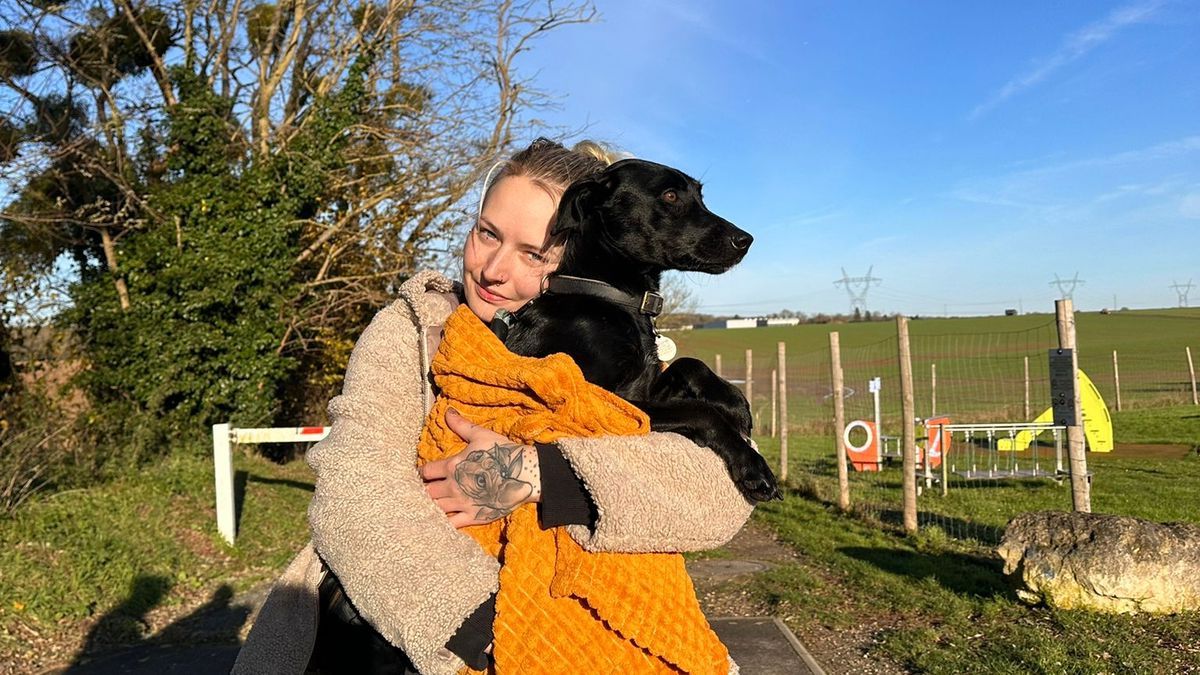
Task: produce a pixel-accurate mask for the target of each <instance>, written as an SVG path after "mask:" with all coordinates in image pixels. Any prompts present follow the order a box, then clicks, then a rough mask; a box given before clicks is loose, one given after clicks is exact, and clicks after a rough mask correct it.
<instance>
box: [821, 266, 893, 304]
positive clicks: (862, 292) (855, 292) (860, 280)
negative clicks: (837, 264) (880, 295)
mask: <svg viewBox="0 0 1200 675" xmlns="http://www.w3.org/2000/svg"><path fill="white" fill-rule="evenodd" d="M873 269H875V266H874V265H871V266H870V267H868V268H867V275H866V276H863V277H852V276H850V275H848V274H846V268H845V267H843V268H842V278H841V279H838V280H836V281H834V282H833V285H834V286H844V287H845V288H846V294H847V295H849V296H850V313H851V314H853V313H854V310H855V309H858V310H861V311H863V312H865V311H867V291H869V290H871V286H872V284H882V283H883V279H878V278H876V277H873V276H871V270H873Z"/></svg>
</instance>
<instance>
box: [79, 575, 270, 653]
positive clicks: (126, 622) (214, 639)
mask: <svg viewBox="0 0 1200 675" xmlns="http://www.w3.org/2000/svg"><path fill="white" fill-rule="evenodd" d="M170 590H171V582H170V580H168V579H167V578H166V577H162V576H157V575H142V576H139V577H137V578H136V579H134V580H133V583H132V584H131V585H130V589H129V596H128V597H127V598H126V599H125V600H124V601H123V602H122V603H121V604H119V605H117V606H116V607H114V608H113V609H112V610H110V611H109V612H107V613H106V614H105V615H104V616H102V617H100V619H99V620H98V621H97V622H96V625H95V626H93V627H92V630H91V631H90V632H89V633H88V636H87V640H86V642H85V643H84V646H83V648H82V649H80V651H79V653H78V654H77V655H76V656H75V660H74V661H73V662H72V663H71V665H69V666H67V667H66V668H65V669H64V670H62V671H59V672H61V673H64V674H70V675H107V674H109V673H147V674H149V673H163V672H170V673H213V672H228V671H229V669H230V667H232V666H233V660H234V658H235V657H236V655H237V647H238V644H239V639H238V633H239V631H240V630H241V628H242V625H243V624H244V623H246V619H247V617H248V616H249V615H250V608H249V607H248V606H244V605H234V604H232V600H233V588H232V587H230V586H228V585H222V586H221V587H220V588H218V589H217V590H216V592H214V593H213V595H212V597H211V598H210V599H209V600H208V602H206V603H205V604H204V605H202V606H201V607H199V608H197V609H196V610H195V611H193V612H191V613H190V614H188V615H187V616H184V617H182V618H180V619H178V620H177V621H175V622H174V623H172V624H170V625H169V626H167V627H166V628H164V629H162V630H161V631H159V632H158V633H157V634H155V635H152V636H148V637H147V636H145V634H146V632H147V631H148V629H149V622H148V621H147V618H146V617H147V615H148V614H149V613H150V612H151V611H152V610H153V609H154V608H156V607H157V606H158V605H160V604H161V603H162V601H163V599H164V598H165V597H166V595H167V593H168V592H169V591H170Z"/></svg>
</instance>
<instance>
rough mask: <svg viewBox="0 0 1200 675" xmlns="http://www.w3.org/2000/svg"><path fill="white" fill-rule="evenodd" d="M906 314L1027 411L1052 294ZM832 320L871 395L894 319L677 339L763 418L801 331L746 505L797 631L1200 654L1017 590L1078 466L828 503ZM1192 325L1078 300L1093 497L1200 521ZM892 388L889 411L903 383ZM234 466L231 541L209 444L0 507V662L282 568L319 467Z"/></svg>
mask: <svg viewBox="0 0 1200 675" xmlns="http://www.w3.org/2000/svg"><path fill="white" fill-rule="evenodd" d="M911 326H912V334H913V344H914V362H915V363H918V364H921V366H914V372H917V373H918V374H920V373H922V372H928V366H929V365H930V364H932V363H937V364H938V378H939V380H938V394H939V409H942V408H943V406H946V407H947V408H946V409H949V408H953V409H954V410H955V412H962V413H964V414H985V413H989V414H990V413H996V414H1005V415H1015V416H1016V417H1017V418H1020V417H1021V415H1022V414H1023V412H1024V411H1023V410H1020V408H1021V407H1022V406H1023V401H1022V400H1021V398H1022V397H1023V392H1021V391H1020V388H1016V389H1014V388H1013V386H1012V385H1011V381H1012V380H1013V367H1014V363H1015V362H1019V361H1020V360H1023V357H1024V356H1025V355H1031V358H1030V360H1031V369H1032V368H1033V367H1034V366H1033V362H1034V361H1035V360H1036V361H1037V362H1039V363H1041V364H1042V366H1041V367H1042V371H1038V372H1040V373H1042V375H1039V377H1043V376H1044V361H1045V349H1046V348H1048V346H1049V345H1047V344H1045V343H1047V342H1053V339H1054V328H1053V325H1052V322H1051V317H1050V316H1049V315H1027V316H1020V317H993V318H985V319H928V320H925V319H922V320H914V321H913V322H912V324H911ZM830 330H838V331H839V332H840V334H841V339H842V346H843V356H844V358H845V359H847V363H846V364H845V365H846V370H847V385H848V386H857V393H856V394H855V396H853V397H851V399H850V400H848V403H847V408H848V409H847V417H848V419H854V418H855V417H856V416H857V417H862V416H865V415H866V412H867V411H868V410H869V407H868V406H869V403H868V398H869V397H868V396H867V395H866V392H865V387H864V384H863V383H865V380H866V379H867V378H868V377H870V376H875V375H878V376H881V377H883V378H884V382H885V391H887V389H886V387H888V386H889V385H888V384H887V383H888V382H889V377H890V378H891V380H892V381H893V382H894V375H892V376H889V373H893V372H894V369H895V365H894V363H895V358H896V357H895V338H894V332H895V327H894V323H891V322H880V323H863V324H842V325H836V326H832V325H812V326H799V327H790V328H761V329H749V330H738V331H729V330H724V331H718V330H712V331H708V330H705V331H686V332H679V333H674V334H673V335H674V337H675V339H676V340H677V341H678V342H679V343H680V346H681V353H684V354H693V355H697V356H700V357H702V358H705V360H706V361H708V362H709V363H712V360H713V359H712V357H713V355H715V354H716V353H721V354H722V355H723V366H724V370H725V374H726V375H727V376H730V377H735V376H737V375H739V374H740V373H741V372H744V370H743V369H744V353H745V349H747V348H751V349H754V351H755V355H756V356H755V363H754V369H755V373H756V376H755V388H756V391H757V392H758V394H757V395H756V397H755V398H756V403H757V408H758V412H759V414H760V424H759V430H760V431H766V430H767V427H768V425H769V417H767V416H766V415H764V414H763V413H764V410H768V406H769V387H768V383H769V372H770V369H771V365H772V362H773V360H774V354H775V344H776V342H777V341H779V340H784V341H786V342H787V344H788V359H789V373H788V379H789V385H790V386H789V408H790V410H791V415H792V421H791V425H790V427H789V428H790V429H791V430H792V434H791V436H790V441H789V457H790V462H789V474H790V480H789V484H790V489H789V494H788V497H787V499H786V500H785V501H784V502H782V503H772V504H767V505H763V506H762V507H760V508H759V510H758V512H757V515H756V516H755V517H756V518H758V519H759V520H760V521H762V522H763V523H766V524H767V525H769V526H770V527H771V528H772V529H773V530H774V531H775V532H776V533H777V534H778V536H779V537H780V539H781V540H782V541H784V542H785V543H787V544H788V545H789V546H792V547H794V548H795V549H796V550H797V551H798V552H799V553H800V557H799V559H797V560H796V561H795V562H794V563H787V564H782V565H780V566H778V567H776V568H774V569H772V570H771V571H770V572H768V573H765V574H763V575H760V576H759V577H756V579H755V580H754V582H753V588H752V592H753V593H754V594H756V597H759V598H761V599H762V600H763V601H764V602H766V603H768V605H770V606H771V607H773V608H774V611H775V612H776V613H777V614H779V615H780V616H783V617H785V620H786V621H788V623H789V624H791V625H792V626H793V627H794V628H796V629H797V630H798V631H800V632H801V633H802V632H803V629H804V627H805V626H807V625H812V624H820V625H825V626H830V627H833V628H835V629H837V628H850V627H855V626H860V625H885V626H887V627H886V628H885V629H884V630H883V631H882V633H880V635H879V636H878V642H877V645H876V650H877V653H878V655H879V657H880V658H888V659H894V660H896V661H898V662H900V663H902V664H904V665H906V666H907V667H909V668H910V669H912V670H915V671H919V672H933V673H960V672H979V673H1027V672H1044V673H1175V672H1200V615H1197V614H1196V613H1192V614H1185V615H1181V616H1175V617H1110V616H1102V615H1096V614H1092V613H1088V612H1065V611H1056V610H1051V609H1046V608H1029V607H1026V606H1024V605H1022V604H1020V603H1019V602H1017V600H1016V598H1015V596H1014V594H1013V592H1012V590H1011V588H1010V587H1009V586H1008V584H1007V582H1006V581H1005V579H1004V578H1003V577H1002V575H1001V574H1000V566H999V563H998V561H997V560H996V559H995V558H994V557H993V556H992V554H991V545H992V544H994V542H995V541H996V540H997V539H998V537H999V536H1000V532H1001V529H1002V527H1003V526H1004V524H1005V523H1006V522H1007V521H1008V520H1009V519H1010V518H1012V517H1013V516H1015V515H1017V514H1018V513H1022V512H1025V511H1029V510H1035V509H1043V508H1053V509H1063V510H1065V509H1069V508H1070V492H1069V488H1068V487H1067V486H1065V485H1058V484H1056V483H1054V482H1052V481H1046V480H1033V481H1021V482H1001V481H995V482H994V483H991V484H980V485H974V486H970V487H968V486H966V485H965V484H955V483H953V482H952V483H951V485H950V488H951V489H950V492H949V494H948V495H946V496H942V495H941V494H940V492H939V491H938V490H936V489H934V490H929V491H925V492H924V493H923V494H922V495H921V497H920V498H919V502H918V508H919V510H920V512H921V514H922V515H921V524H922V528H921V531H920V532H919V534H918V535H916V536H914V537H905V536H902V535H899V534H898V533H897V532H896V530H895V528H894V527H892V526H894V525H895V524H896V523H897V522H898V516H897V514H898V512H899V508H900V491H899V489H898V488H899V483H900V475H899V472H898V469H895V468H889V469H888V470H885V471H883V472H880V473H878V474H873V475H863V474H852V475H851V476H852V481H853V482H852V494H851V498H852V502H853V503H854V505H855V506H856V508H857V509H858V515H861V516H865V518H863V517H853V516H847V515H842V514H839V513H837V512H836V509H834V508H832V507H831V506H830V504H831V502H832V501H833V500H834V495H835V494H836V493H835V492H834V489H835V486H836V478H835V476H836V471H835V468H836V467H835V466H834V461H833V436H832V434H831V431H832V424H831V417H832V412H831V410H832V409H831V405H830V402H829V399H828V397H827V394H828V392H829V387H830V385H829V366H828V361H827V359H828V342H827V335H828V333H829V331H830ZM1198 338H1200V311H1197V310H1161V311H1157V312H1129V313H1124V312H1122V313H1117V314H1112V315H1099V314H1081V315H1079V341H1080V350H1081V362H1082V364H1083V367H1084V369H1085V370H1087V371H1089V372H1090V373H1091V374H1092V377H1093V379H1094V380H1095V381H1096V383H1097V385H1098V386H1100V387H1101V389H1102V391H1103V390H1104V387H1105V386H1111V385H1110V384H1106V383H1105V377H1106V376H1107V377H1109V382H1111V351H1112V350H1113V349H1117V350H1118V351H1119V353H1120V354H1121V359H1122V360H1121V377H1122V383H1123V385H1124V383H1125V382H1127V381H1128V382H1130V383H1132V384H1131V385H1130V387H1131V388H1130V389H1129V390H1128V391H1129V392H1130V394H1128V395H1123V398H1124V399H1125V400H1126V402H1127V405H1128V406H1129V409H1128V410H1125V411H1122V412H1119V413H1118V412H1114V413H1113V415H1112V417H1113V425H1114V433H1115V437H1116V441H1117V444H1118V450H1117V452H1114V453H1112V454H1110V455H1100V454H1096V453H1091V454H1089V456H1088V460H1089V465H1090V469H1091V471H1092V472H1093V474H1094V476H1093V484H1092V485H1093V487H1092V504H1093V510H1095V511H1097V512H1102V513H1119V514H1124V515H1134V516H1139V517H1142V518H1147V519H1150V520H1157V521H1170V520H1179V521H1189V522H1200V506H1198V505H1200V454H1198V453H1197V449H1198V448H1200V407H1196V406H1193V405H1191V404H1190V388H1188V387H1184V386H1183V385H1180V382H1182V381H1183V380H1186V377H1187V366H1186V361H1184V359H1183V358H1182V351H1183V347H1184V346H1185V345H1188V344H1190V342H1189V341H1196V342H1200V340H1198ZM1193 346H1200V345H1193ZM760 359H761V360H760ZM1179 362H1182V365H1179ZM1106 364H1107V365H1106ZM1162 364H1170V367H1169V368H1167V369H1166V370H1163V369H1160V367H1162ZM1106 367H1107V369H1108V370H1107V371H1106V370H1105V368H1106ZM889 369H891V370H889ZM851 373H853V374H854V377H855V378H856V381H855V382H851V381H850V375H851ZM1098 373H1099V374H1098ZM1105 373H1107V375H1105ZM1164 373H1169V374H1164ZM956 379H957V380H960V382H958V383H957V384H955V383H954V381H955V380H956ZM992 380H995V381H998V382H1004V383H1006V384H1002V385H992V384H988V382H989V381H992ZM1159 380H1161V381H1159ZM1139 383H1140V384H1139ZM922 387H925V388H924V389H922ZM1139 387H1140V388H1141V389H1142V390H1143V391H1141V392H1140V393H1138V392H1135V390H1136V389H1138V388H1139ZM793 388H794V389H793ZM891 389H892V390H893V391H894V389H895V385H894V384H893V385H891ZM793 391H794V392H795V393H794V394H793V393H792V392H793ZM1014 392H1016V393H1014ZM931 393H932V392H930V391H929V389H928V385H927V384H925V385H922V384H921V383H920V380H918V401H919V403H918V412H919V414H928V412H929V411H928V408H929V407H930V406H931V403H932V401H931V400H930V395H931ZM1123 394H1124V392H1123ZM1105 395H1106V397H1107V396H1109V394H1108V393H1106V394H1105ZM1014 396H1015V397H1016V401H1015V402H1014V401H1013V400H1012V399H1013V398H1014ZM970 397H975V398H976V399H977V400H969V398H970ZM1164 403H1171V404H1172V405H1170V406H1164V405H1163V404H1164ZM1152 404H1154V405H1152ZM884 405H885V412H886V414H887V415H894V414H895V413H893V412H890V411H891V406H893V405H894V402H893V400H892V399H889V398H887V397H885V399H884ZM1111 406H1112V403H1111V402H1110V407H1111ZM1035 407H1037V406H1035ZM1014 411H1015V412H1014ZM1037 412H1040V410H1039V411H1037ZM1035 414H1036V412H1035ZM885 419H886V417H885ZM759 442H760V446H761V447H762V449H763V451H764V453H765V454H766V455H767V456H768V457H770V458H772V461H776V460H777V458H778V444H777V442H776V441H775V440H774V439H772V438H770V437H767V436H760V438H759ZM235 466H236V468H237V469H238V471H239V475H240V476H241V477H243V478H244V479H245V480H244V485H245V495H246V496H245V502H246V505H247V506H246V509H245V510H244V513H243V518H242V520H241V522H240V530H239V531H240V534H239V545H238V546H237V547H236V548H230V547H227V546H225V545H224V544H223V543H222V542H221V541H220V539H219V538H218V536H217V535H216V533H215V527H214V525H213V523H214V520H215V518H214V515H213V486H212V467H211V463H210V462H207V461H205V460H202V459H194V458H193V459H187V458H178V459H172V460H168V461H164V462H163V463H161V464H159V465H156V466H153V467H149V468H148V469H146V470H145V471H144V472H142V473H140V474H138V475H136V476H129V477H126V478H123V479H120V480H116V481H114V482H112V483H109V484H105V485H101V486H98V487H95V488H90V489H86V490H74V491H66V492H61V493H57V494H53V495H38V496H37V497H35V498H34V499H32V500H30V501H29V502H28V503H27V504H25V505H24V506H23V507H22V508H21V509H20V510H19V511H17V512H16V513H15V514H14V515H13V516H12V517H9V518H6V519H3V520H0V665H3V663H4V662H5V661H6V660H15V662H24V661H22V660H21V659H23V655H27V654H28V653H29V651H30V649H31V647H30V645H32V644H36V643H37V642H38V641H40V640H45V639H48V638H52V637H53V636H55V635H61V634H65V633H69V632H71V631H76V632H78V631H79V630H81V629H82V630H88V627H89V626H105V627H106V630H108V631H109V633H108V634H107V635H101V636H99V637H96V638H95V640H93V639H92V637H91V636H89V639H88V642H89V644H93V645H94V644H96V643H97V642H98V643H103V641H104V640H111V641H113V642H120V641H125V642H129V641H131V640H136V639H137V638H139V637H143V636H144V633H145V632H146V631H148V630H149V629H150V627H151V626H153V622H152V621H147V620H145V617H146V616H147V615H148V614H150V613H153V612H155V611H159V610H162V609H164V608H167V609H169V608H171V607H175V608H179V607H192V606H199V605H201V604H203V603H204V602H205V601H206V599H208V598H209V597H210V596H211V597H217V596H216V595H215V593H217V592H218V587H219V588H221V589H232V590H241V589H244V588H247V587H249V586H251V585H253V584H256V583H259V582H261V581H263V580H265V579H268V578H271V577H273V576H274V575H275V574H277V573H278V570H279V569H280V568H281V567H282V566H283V565H284V564H285V563H286V561H287V560H288V559H289V557H290V556H291V555H292V554H293V553H294V552H295V551H296V550H297V548H298V547H299V546H300V545H301V544H302V543H303V542H304V540H305V539H306V538H307V524H306V522H305V509H306V507H307V503H308V499H309V496H310V494H311V489H312V475H311V473H310V471H309V470H308V467H307V466H306V465H304V464H303V463H302V462H295V463H292V464H289V465H285V466H279V465H275V464H272V463H269V462H267V461H265V460H262V459H260V458H255V457H253V456H248V455H242V454H239V455H238V456H237V457H236V464H235ZM881 524H882V525H883V527H881V526H880V525H881ZM222 597H224V596H222ZM105 619H111V620H108V621H105Z"/></svg>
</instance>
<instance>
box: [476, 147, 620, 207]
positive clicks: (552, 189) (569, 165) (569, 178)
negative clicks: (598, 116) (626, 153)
mask: <svg viewBox="0 0 1200 675" xmlns="http://www.w3.org/2000/svg"><path fill="white" fill-rule="evenodd" d="M621 158H622V155H621V154H620V153H618V152H616V151H615V150H613V149H612V148H609V147H607V146H605V145H603V144H601V143H597V142H596V141H580V142H578V143H576V144H575V146H574V147H572V148H569V149H568V148H566V147H565V146H563V144H561V143H558V142H556V141H552V140H550V139H548V138H539V139H537V140H536V141H534V142H533V143H530V144H529V147H527V148H525V149H524V150H521V151H520V152H518V153H517V154H515V155H513V156H512V157H510V158H509V159H507V160H503V161H501V162H499V163H498V164H497V165H496V166H494V167H492V171H490V172H489V176H488V178H487V179H486V184H485V185H484V191H483V193H484V196H485V197H486V195H487V193H488V191H490V190H491V189H492V186H493V185H495V184H496V182H497V181H499V180H500V179H501V178H503V177H505V176H524V177H525V178H528V179H529V180H530V181H532V182H533V184H534V185H537V186H538V187H540V188H542V189H543V190H545V191H546V192H548V193H550V195H551V196H553V197H554V199H555V200H556V201H557V199H558V198H559V197H561V196H562V193H563V192H564V191H565V190H566V189H567V186H568V185H570V184H571V183H574V182H575V181H577V180H579V179H581V178H587V177H588V176H591V175H593V174H596V173H599V172H601V171H603V170H604V169H605V168H606V167H607V166H608V165H609V164H612V163H613V162H615V161H617V160H618V159H621ZM480 206H482V202H481V204H480Z"/></svg>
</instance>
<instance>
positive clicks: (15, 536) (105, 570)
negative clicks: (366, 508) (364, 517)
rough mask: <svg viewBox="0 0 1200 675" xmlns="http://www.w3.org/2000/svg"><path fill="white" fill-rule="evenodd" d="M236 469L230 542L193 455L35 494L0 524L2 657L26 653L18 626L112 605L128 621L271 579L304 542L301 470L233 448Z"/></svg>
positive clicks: (36, 627) (94, 613)
mask: <svg viewBox="0 0 1200 675" xmlns="http://www.w3.org/2000/svg"><path fill="white" fill-rule="evenodd" d="M235 468H236V470H237V472H238V474H237V475H238V479H239V481H238V482H239V483H240V484H242V485H244V490H245V498H244V507H243V509H242V518H241V522H240V533H239V538H238V545H237V547H229V546H227V545H226V544H225V543H224V541H223V540H222V539H221V538H220V537H219V536H218V535H217V533H216V517H215V509H214V496H213V494H214V487H213V474H212V463H211V462H210V461H206V460H204V459H200V458H176V459H170V460H167V461H164V462H162V463H161V464H158V465H155V466H151V467H148V468H146V469H145V470H143V471H142V472H141V473H139V474H137V475H135V476H128V477H125V478H121V479H119V480H116V481H113V482H111V483H109V484H106V485H102V486H97V487H94V488H89V489H85V490H71V491H66V492H59V493H55V494H50V495H44V496H40V497H38V498H35V499H32V500H30V501H29V502H27V503H26V504H25V505H24V506H22V508H21V509H19V510H18V511H17V512H16V513H15V514H14V515H13V516H11V517H9V518H6V519H3V520H0V661H3V660H4V655H5V654H8V655H16V654H20V653H21V652H22V651H23V650H24V648H25V646H26V642H25V640H26V639H27V638H28V636H29V635H30V630H27V629H32V630H33V631H36V633H37V634H41V635H43V636H44V635H51V636H52V635H53V634H55V633H56V632H69V631H70V630H71V629H72V626H74V625H75V624H78V623H80V622H85V621H87V620H89V619H94V618H96V617H98V616H101V615H104V614H106V613H109V612H110V611H112V610H113V608H115V607H118V606H120V607H121V608H122V609H121V611H123V612H126V613H128V614H130V615H131V618H132V617H136V616H138V615H140V614H143V613H145V612H148V611H150V610H152V609H154V608H156V607H160V606H171V605H178V604H186V603H190V602H194V601H195V600H196V598H197V597H207V596H208V595H210V594H211V591H212V590H213V589H214V588H215V587H217V586H218V585H222V584H227V585H228V586H229V587H230V589H231V590H233V591H238V590H242V589H244V588H246V587H248V586H251V585H253V584H256V583H258V582H261V581H263V580H265V579H269V578H271V577H274V576H275V575H276V574H277V573H278V571H279V570H280V569H281V568H282V566H283V565H284V564H286V562H287V561H288V560H289V559H290V558H291V556H292V555H293V554H294V553H295V551H296V550H298V549H299V547H300V546H301V545H303V543H304V541H306V540H307V537H308V526H307V523H306V522H305V510H306V508H307V505H308V500H309V497H310V495H311V490H312V485H313V481H312V476H311V471H309V469H308V467H307V465H305V464H304V463H303V462H293V463H291V464H288V465H283V466H280V465H276V464H273V463H271V462H268V461H266V460H263V459H261V458H258V457H254V456H251V455H243V454H241V453H238V454H237V456H236V457H235ZM21 626H24V627H25V628H26V629H22V628H21ZM131 630H136V627H134V628H132V629H131Z"/></svg>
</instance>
